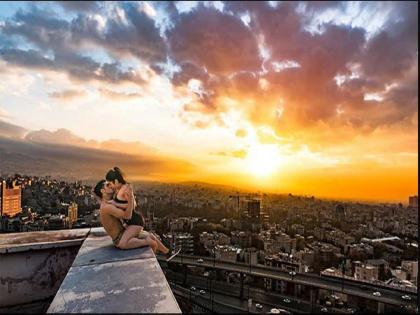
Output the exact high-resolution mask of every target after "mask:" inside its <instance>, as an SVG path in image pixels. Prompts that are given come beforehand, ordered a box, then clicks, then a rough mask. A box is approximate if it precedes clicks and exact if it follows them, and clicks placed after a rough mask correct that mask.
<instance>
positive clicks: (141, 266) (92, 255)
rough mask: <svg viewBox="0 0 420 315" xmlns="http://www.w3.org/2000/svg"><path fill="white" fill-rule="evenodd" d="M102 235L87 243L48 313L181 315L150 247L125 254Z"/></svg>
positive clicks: (93, 235) (96, 234)
mask: <svg viewBox="0 0 420 315" xmlns="http://www.w3.org/2000/svg"><path fill="white" fill-rule="evenodd" d="M102 235H104V233H102V232H101V230H100V229H95V230H92V233H91V234H90V235H89V236H88V238H87V239H86V240H85V242H84V243H83V245H82V247H81V248H80V251H79V254H78V255H77V257H76V259H75V261H74V263H73V265H72V267H71V268H70V270H69V272H68V274H67V276H66V278H65V279H64V281H63V283H62V284H61V287H60V289H59V290H58V292H57V294H56V296H55V298H54V300H53V302H52V303H51V305H50V307H49V309H48V313H61V312H63V313H83V312H93V313H181V310H180V308H179V306H178V304H177V302H176V300H175V297H174V295H173V293H172V291H171V289H170V287H169V284H168V282H167V281H166V278H165V276H164V274H163V272H162V269H161V267H160V266H159V263H158V261H157V259H156V257H155V255H154V254H153V252H152V251H151V249H150V248H149V247H146V248H138V249H132V250H120V249H117V248H115V247H113V246H112V241H111V238H110V237H109V236H102Z"/></svg>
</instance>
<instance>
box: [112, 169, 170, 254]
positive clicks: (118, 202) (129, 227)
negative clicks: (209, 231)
mask: <svg viewBox="0 0 420 315" xmlns="http://www.w3.org/2000/svg"><path fill="white" fill-rule="evenodd" d="M105 179H106V180H107V182H109V183H110V186H111V188H113V189H114V191H115V195H114V198H113V200H112V201H111V203H112V204H113V205H114V206H116V207H118V208H120V209H124V210H125V209H126V208H127V205H128V201H127V198H126V196H127V192H128V191H131V192H132V187H131V185H130V184H129V183H128V182H127V180H126V179H125V176H124V174H123V172H122V171H121V169H120V168H119V167H114V168H113V169H112V170H109V171H108V173H107V174H106V176H105ZM135 207H136V204H135V205H134V209H135ZM123 225H124V227H125V231H124V234H123V235H122V237H121V240H120V242H119V244H120V246H122V247H124V248H135V247H131V246H134V243H133V241H130V240H132V239H133V238H141V239H143V238H147V237H150V238H151V239H152V240H154V241H155V242H156V243H157V249H158V250H159V251H161V252H162V253H164V254H168V253H169V249H168V248H167V247H166V246H165V245H163V244H162V242H161V241H160V240H159V238H157V237H156V236H155V235H154V234H153V233H148V232H146V231H144V230H143V227H144V218H143V216H142V215H141V213H139V212H137V211H136V210H133V214H132V216H131V219H129V220H123ZM131 243H133V244H132V245H131Z"/></svg>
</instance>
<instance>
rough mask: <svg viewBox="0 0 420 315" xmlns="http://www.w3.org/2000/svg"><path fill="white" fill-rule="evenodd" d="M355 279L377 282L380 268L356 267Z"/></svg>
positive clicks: (361, 265)
mask: <svg viewBox="0 0 420 315" xmlns="http://www.w3.org/2000/svg"><path fill="white" fill-rule="evenodd" d="M354 277H355V278H356V279H358V280H368V281H375V280H378V279H379V268H378V267H377V266H372V265H368V264H366V265H364V264H360V265H356V266H355V271H354Z"/></svg>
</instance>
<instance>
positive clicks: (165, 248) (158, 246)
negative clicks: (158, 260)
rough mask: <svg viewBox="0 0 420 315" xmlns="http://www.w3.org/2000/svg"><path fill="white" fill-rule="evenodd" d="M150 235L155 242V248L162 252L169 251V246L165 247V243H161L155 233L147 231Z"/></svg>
mask: <svg viewBox="0 0 420 315" xmlns="http://www.w3.org/2000/svg"><path fill="white" fill-rule="evenodd" d="M149 234H150V237H151V238H152V240H154V241H155V242H156V243H157V249H158V250H159V251H161V252H162V253H164V254H167V253H169V248H167V247H166V246H165V245H163V244H162V242H161V241H160V240H159V238H157V237H156V235H155V234H153V233H151V232H149Z"/></svg>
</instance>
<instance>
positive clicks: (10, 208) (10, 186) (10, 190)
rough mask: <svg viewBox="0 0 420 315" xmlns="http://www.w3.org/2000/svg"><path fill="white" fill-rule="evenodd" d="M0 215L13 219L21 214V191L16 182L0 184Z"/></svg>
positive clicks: (7, 181) (10, 181)
mask: <svg viewBox="0 0 420 315" xmlns="http://www.w3.org/2000/svg"><path fill="white" fill-rule="evenodd" d="M0 186H1V187H0V214H1V216H9V217H14V216H16V215H17V214H19V213H21V212H22V205H21V200H22V189H21V187H20V186H19V185H16V182H14V181H12V180H6V181H3V182H2V183H0Z"/></svg>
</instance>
